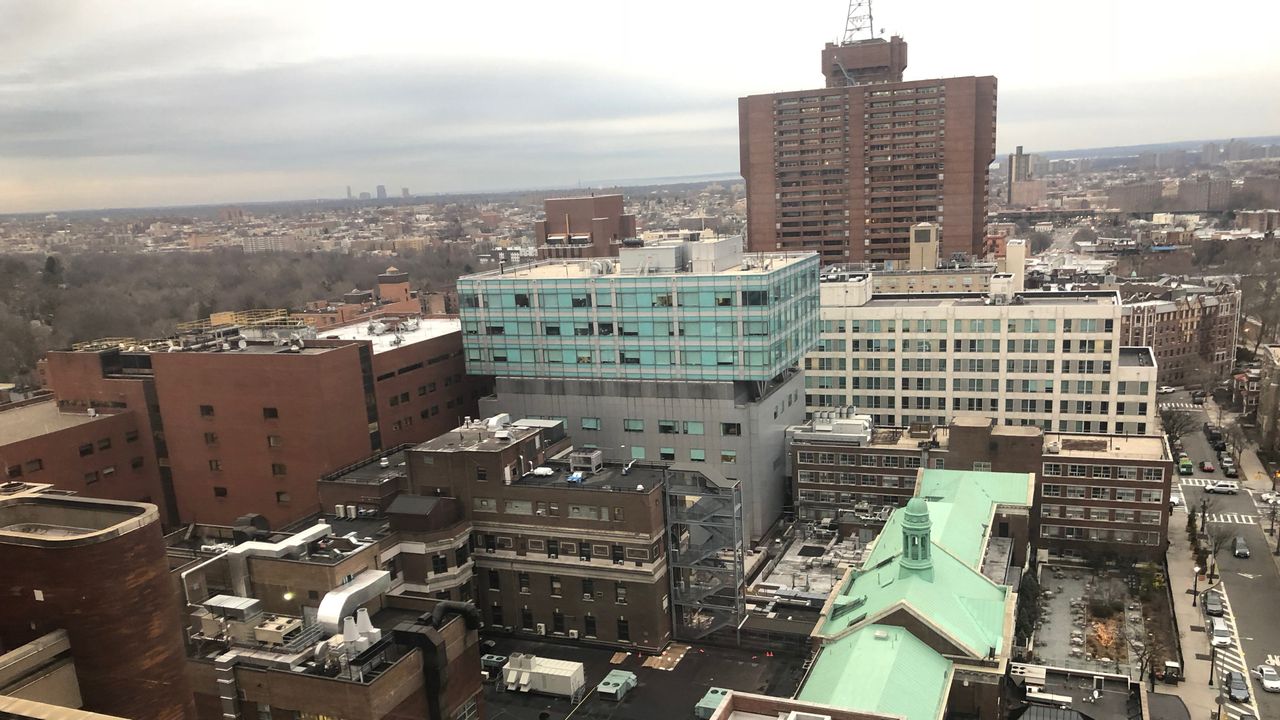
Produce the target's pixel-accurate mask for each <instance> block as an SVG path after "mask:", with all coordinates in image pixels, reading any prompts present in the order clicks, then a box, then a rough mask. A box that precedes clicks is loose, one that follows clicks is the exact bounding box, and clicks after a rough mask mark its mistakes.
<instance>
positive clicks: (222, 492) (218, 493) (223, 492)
mask: <svg viewBox="0 0 1280 720" xmlns="http://www.w3.org/2000/svg"><path fill="white" fill-rule="evenodd" d="M213 496H214V497H226V496H227V489H226V488H224V487H218V486H216V485H215V486H214V488H213Z"/></svg>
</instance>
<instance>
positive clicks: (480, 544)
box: [471, 503, 652, 565]
mask: <svg viewBox="0 0 1280 720" xmlns="http://www.w3.org/2000/svg"><path fill="white" fill-rule="evenodd" d="M538 504H539V505H544V503H538ZM551 505H552V513H553V515H554V516H556V517H558V516H559V515H560V511H559V508H558V506H557V505H556V503H551ZM578 507H580V506H576V505H571V506H569V508H570V513H569V514H570V516H571V517H586V518H587V519H591V520H598V519H602V520H608V519H609V509H608V508H605V507H601V508H596V507H594V506H589V507H582V508H581V513H576V512H575V511H574V508H578ZM597 510H598V512H597ZM613 510H614V514H615V517H616V519H618V520H621V519H622V508H614V509H613ZM471 542H472V544H473V545H474V546H475V548H476V550H477V551H479V550H484V551H485V552H490V553H491V552H497V551H498V550H514V551H520V550H523V551H525V552H546V554H547V558H549V559H552V560H555V559H558V558H559V557H560V556H561V555H564V556H566V557H575V556H576V557H577V558H578V559H579V560H581V561H582V562H589V561H590V560H591V559H592V558H601V559H607V560H611V561H613V563H614V564H615V565H621V564H623V563H625V562H627V561H632V562H637V563H643V562H648V561H649V560H650V559H652V558H651V555H650V551H649V548H645V547H627V546H625V545H623V544H622V543H593V542H591V541H589V540H561V539H558V538H546V537H543V538H511V537H509V536H506V535H491V534H484V533H477V534H476V535H474V536H473V537H472V538H471ZM517 542H518V543H519V545H520V547H517V546H516V545H517Z"/></svg>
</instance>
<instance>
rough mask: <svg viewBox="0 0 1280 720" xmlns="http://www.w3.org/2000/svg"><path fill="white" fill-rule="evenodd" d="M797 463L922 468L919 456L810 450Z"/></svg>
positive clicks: (804, 452) (798, 455)
mask: <svg viewBox="0 0 1280 720" xmlns="http://www.w3.org/2000/svg"><path fill="white" fill-rule="evenodd" d="M796 462H799V463H801V464H802V465H844V466H848V467H852V466H854V465H860V466H862V467H887V468H918V467H920V457H919V456H918V455H909V456H903V455H869V454H865V453H863V454H854V453H835V452H816V451H810V450H802V451H800V452H799V453H797V454H796Z"/></svg>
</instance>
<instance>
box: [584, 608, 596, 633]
mask: <svg viewBox="0 0 1280 720" xmlns="http://www.w3.org/2000/svg"><path fill="white" fill-rule="evenodd" d="M582 634H583V635H586V636H587V637H595V636H596V616H595V615H592V614H590V613H587V615H586V617H584V618H582Z"/></svg>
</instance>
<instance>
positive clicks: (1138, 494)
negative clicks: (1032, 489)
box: [1040, 483, 1164, 503]
mask: <svg viewBox="0 0 1280 720" xmlns="http://www.w3.org/2000/svg"><path fill="white" fill-rule="evenodd" d="M1040 494H1041V495H1042V496H1043V497H1047V498H1048V497H1055V498H1056V497H1064V498H1077V499H1081V500H1084V499H1089V500H1107V501H1115V502H1143V503H1160V502H1164V491H1163V490H1136V489H1134V488H1113V487H1106V486H1101V485H1092V486H1090V485H1055V484H1051V483H1045V484H1043V485H1041V486H1040Z"/></svg>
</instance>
